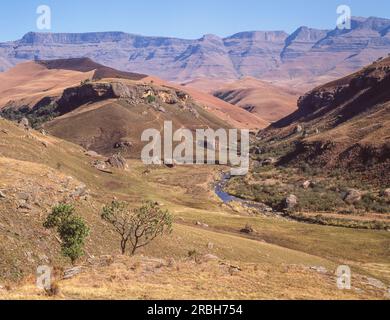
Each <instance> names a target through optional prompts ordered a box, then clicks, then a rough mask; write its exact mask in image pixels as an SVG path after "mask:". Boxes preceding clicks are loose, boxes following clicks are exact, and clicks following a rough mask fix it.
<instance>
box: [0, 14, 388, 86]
mask: <svg viewBox="0 0 390 320" xmlns="http://www.w3.org/2000/svg"><path fill="white" fill-rule="evenodd" d="M389 30H390V20H388V19H380V18H367V19H362V18H354V19H353V21H352V29H351V30H347V31H345V30H343V31H340V30H337V29H335V30H317V29H312V28H308V27H300V28H298V29H297V30H296V31H295V32H294V33H292V34H291V35H288V34H287V33H285V32H283V31H269V32H264V31H253V32H241V33H237V34H235V35H232V36H229V37H226V38H220V37H218V36H215V35H205V36H204V37H202V38H200V39H197V40H185V39H175V38H164V37H144V36H139V35H133V34H126V33H122V32H103V33H102V32H97V33H83V34H53V33H50V34H49V33H33V32H31V33H28V34H26V35H25V36H24V37H23V38H22V39H20V40H17V41H14V42H7V43H2V44H0V71H4V70H6V69H9V68H10V67H12V66H14V65H15V64H17V63H19V62H21V61H26V60H34V59H35V58H36V55H37V52H39V54H38V56H39V59H60V58H69V57H74V58H76V57H80V56H85V57H90V58H92V59H94V60H95V61H97V62H99V63H102V64H105V65H108V66H110V67H113V68H117V69H120V70H124V71H132V72H140V73H144V74H154V75H156V76H159V77H161V78H164V79H167V80H176V81H184V80H190V79H195V78H199V77H204V76H207V77H218V78H224V79H237V78H240V77H243V76H253V77H259V78H262V79H286V78H291V79H294V78H310V77H317V76H323V75H328V76H332V77H337V76H342V75H345V74H348V73H350V72H353V71H355V70H357V69H359V68H361V67H363V66H364V65H366V64H368V63H369V62H371V61H373V60H375V59H377V58H378V57H381V56H386V55H387V53H388V52H389V48H390V36H389ZM325 56H326V57H328V58H327V59H324V57H325ZM329 57H330V58H329Z"/></svg>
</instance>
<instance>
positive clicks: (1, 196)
mask: <svg viewBox="0 0 390 320" xmlns="http://www.w3.org/2000/svg"><path fill="white" fill-rule="evenodd" d="M6 197H7V196H6V195H5V194H4V192H3V191H1V190H0V199H1V198H3V199H5V198H6Z"/></svg>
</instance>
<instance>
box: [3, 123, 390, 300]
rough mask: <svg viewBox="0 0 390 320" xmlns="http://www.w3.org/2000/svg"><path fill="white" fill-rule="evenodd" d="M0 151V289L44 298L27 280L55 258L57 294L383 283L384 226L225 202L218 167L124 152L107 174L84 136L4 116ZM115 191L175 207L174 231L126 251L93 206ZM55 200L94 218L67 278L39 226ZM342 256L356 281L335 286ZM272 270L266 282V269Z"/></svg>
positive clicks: (346, 295) (326, 289)
mask: <svg viewBox="0 0 390 320" xmlns="http://www.w3.org/2000/svg"><path fill="white" fill-rule="evenodd" d="M0 155H1V157H0V162H1V166H0V173H1V175H0V190H1V194H2V196H1V197H0V221H1V222H0V239H1V241H0V254H1V257H2V259H0V297H1V298H17V299H31V298H50V297H48V296H45V294H44V293H43V292H42V291H40V290H38V289H37V288H36V287H35V286H34V283H35V278H34V275H35V272H36V270H35V268H36V266H37V265H40V264H49V265H51V266H53V267H54V270H55V277H56V278H55V279H56V281H57V284H58V286H59V288H60V292H59V293H58V296H55V297H53V298H56V299H61V298H67V299H80V298H85V299H93V298H103V297H105V298H108V297H110V298H112V299H147V298H156V299H163V298H164V299H166V298H175V299H182V298H189V297H192V298H193V297H199V298H204V297H209V298H210V299H211V298H222V299H226V298H229V299H230V298H233V299H246V298H247V299H248V298H265V299H270V298H284V299H294V298H301V299H302V298H303V299H310V298H323V299H326V298H331V299H354V298H355V299H356V298H366V299H383V298H385V295H386V294H387V293H386V284H387V283H388V281H390V278H389V276H388V263H389V261H388V257H389V254H388V252H387V251H388V246H387V242H388V241H389V235H388V232H386V231H373V230H369V231H366V230H358V229H344V228H334V227H326V226H315V225H310V224H297V223H295V222H291V221H289V220H284V219H280V218H276V217H267V216H263V215H258V216H250V215H248V214H245V212H244V211H243V212H241V211H233V210H232V209H231V208H230V207H229V206H226V205H223V204H222V203H221V202H220V201H219V200H218V199H217V198H216V196H215V195H214V194H213V192H212V189H213V187H212V181H213V179H214V177H215V176H216V174H217V168H215V167H212V166H196V167H195V166H194V167H193V166H185V167H177V168H173V169H169V168H166V167H164V166H153V167H146V166H144V165H143V164H141V163H140V162H138V161H129V162H128V166H129V169H128V170H119V169H115V168H113V169H112V173H111V174H108V173H105V172H102V171H99V170H97V169H96V168H95V167H94V166H93V162H94V158H93V157H91V156H90V155H88V154H86V152H85V150H83V149H82V148H81V147H79V146H77V145H74V144H72V143H69V142H66V141H63V140H61V139H58V138H55V137H52V136H49V135H43V134H41V133H39V132H37V131H34V130H31V129H30V130H26V129H24V128H21V127H18V126H16V125H15V124H14V123H12V122H9V121H7V120H4V119H0ZM146 172H148V173H146ZM113 197H115V198H117V199H120V200H126V201H129V202H130V203H131V205H132V206H137V205H139V204H140V203H141V202H142V201H143V200H146V199H150V200H154V201H158V202H159V203H161V205H162V206H163V207H164V208H167V209H169V210H170V211H171V212H172V213H173V214H174V217H175V224H174V232H173V234H172V235H170V236H167V237H164V238H161V239H158V240H157V241H156V242H154V243H152V244H151V245H150V246H148V247H146V248H144V249H142V250H140V251H139V254H138V255H136V256H135V257H122V256H119V243H118V239H117V237H116V235H115V234H114V233H113V231H112V230H111V229H110V227H109V226H107V225H106V224H105V223H103V222H102V220H101V219H100V217H99V212H100V209H101V207H102V205H103V204H104V203H107V202H110V201H111V200H112V198H113ZM60 201H68V202H70V203H73V204H75V206H76V210H77V213H78V214H79V215H81V216H82V217H83V218H84V219H85V220H86V221H87V223H88V225H89V227H90V228H91V235H90V237H89V238H88V241H87V244H86V256H85V257H84V258H82V259H80V260H79V261H78V262H77V265H78V266H82V272H81V274H80V275H78V276H76V277H75V278H73V279H68V280H66V279H62V278H63V272H64V270H67V269H68V268H70V267H71V265H70V263H69V262H68V261H67V260H65V259H64V258H63V257H62V256H61V255H60V244H59V242H58V238H57V237H56V235H55V233H54V232H53V231H48V230H46V229H44V228H43V226H42V223H43V221H44V220H45V218H46V216H47V214H48V213H49V212H50V210H51V208H52V206H53V205H55V204H57V203H58V202H60ZM195 221H202V223H203V225H202V226H200V225H199V224H197V223H195ZM246 224H251V225H253V227H254V228H255V229H256V231H255V232H254V233H253V234H252V235H249V236H248V235H245V234H242V233H240V229H241V228H242V227H243V226H245V225H246ZM296 234H300V235H301V236H300V237H299V238H296V237H295V235H296ZM293 238H294V240H292V239H293ZM341 239H342V240H341ZM361 247H364V248H365V250H359V248H361ZM189 252H195V254H196V257H195V258H194V257H191V256H190V255H189ZM207 254H208V256H207ZM345 259H347V260H348V262H349V264H350V265H351V266H352V267H353V270H354V274H353V288H354V290H351V291H337V290H336V291H335V284H334V283H335V282H334V281H335V278H334V270H335V268H336V266H337V265H338V264H340V263H341V262H342V261H344V260H345ZM194 271H195V272H194ZM270 273H271V274H272V282H268V280H267V279H269V277H268V276H267V277H265V275H269V274H270ZM373 277H375V278H376V279H380V281H379V280H376V279H374V278H373ZM216 278H218V279H219V281H218V283H215V279H216ZM178 279H180V281H178ZM259 279H260V281H259ZM287 280H288V281H287ZM310 283H312V284H313V286H310V285H309V284H310ZM162 284H164V285H162ZM211 284H212V285H211ZM238 284H240V285H242V289H241V290H239V291H237V290H235V288H236V286H237V285H238ZM302 284H304V285H302ZM124 285H125V287H126V289H125V290H124Z"/></svg>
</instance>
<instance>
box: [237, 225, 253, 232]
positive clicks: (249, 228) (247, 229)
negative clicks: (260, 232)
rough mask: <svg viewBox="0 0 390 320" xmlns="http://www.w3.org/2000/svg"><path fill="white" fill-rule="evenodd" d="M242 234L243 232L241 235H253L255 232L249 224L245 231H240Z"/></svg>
mask: <svg viewBox="0 0 390 320" xmlns="http://www.w3.org/2000/svg"><path fill="white" fill-rule="evenodd" d="M240 232H241V233H246V234H251V233H253V232H254V230H253V228H252V226H250V225H249V224H247V225H246V226H245V228H243V229H241V230H240Z"/></svg>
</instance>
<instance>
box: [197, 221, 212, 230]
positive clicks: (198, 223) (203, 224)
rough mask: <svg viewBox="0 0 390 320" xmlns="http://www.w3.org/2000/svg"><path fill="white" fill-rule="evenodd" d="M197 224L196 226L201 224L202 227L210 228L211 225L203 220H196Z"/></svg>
mask: <svg viewBox="0 0 390 320" xmlns="http://www.w3.org/2000/svg"><path fill="white" fill-rule="evenodd" d="M195 225H196V226H199V227H202V228H208V227H209V225H208V224H206V223H202V222H200V221H196V222H195Z"/></svg>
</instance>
